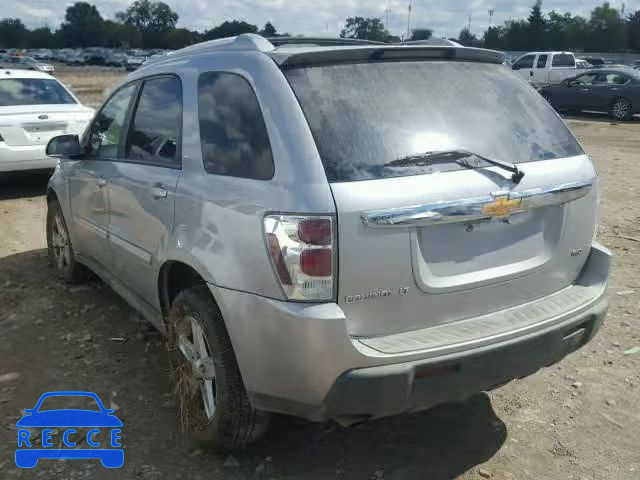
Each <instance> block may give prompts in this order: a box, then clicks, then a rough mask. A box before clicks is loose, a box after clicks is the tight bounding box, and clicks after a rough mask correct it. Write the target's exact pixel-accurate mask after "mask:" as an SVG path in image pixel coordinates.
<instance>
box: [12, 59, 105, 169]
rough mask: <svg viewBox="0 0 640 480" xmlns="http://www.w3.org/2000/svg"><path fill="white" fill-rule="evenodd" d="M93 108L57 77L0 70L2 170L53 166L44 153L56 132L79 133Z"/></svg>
mask: <svg viewBox="0 0 640 480" xmlns="http://www.w3.org/2000/svg"><path fill="white" fill-rule="evenodd" d="M93 113H94V112H93V109H91V108H88V107H85V106H84V105H82V104H81V103H80V102H79V101H78V99H77V98H76V97H75V95H74V94H73V93H72V92H71V91H70V90H69V89H68V88H67V87H65V86H64V85H63V84H62V83H60V82H59V81H58V80H56V79H55V78H54V77H52V76H50V75H47V74H45V73H41V72H34V71H28V70H4V71H2V72H1V73H0V172H7V171H14V170H32V169H41V168H53V167H55V165H56V162H55V160H53V159H51V158H50V157H47V156H46V155H45V147H46V145H47V142H48V141H49V140H50V139H51V138H52V137H55V136H57V135H61V134H65V133H69V134H76V135H80V134H82V132H83V131H84V129H85V127H86V126H87V124H88V123H89V121H90V120H91V118H92V117H93Z"/></svg>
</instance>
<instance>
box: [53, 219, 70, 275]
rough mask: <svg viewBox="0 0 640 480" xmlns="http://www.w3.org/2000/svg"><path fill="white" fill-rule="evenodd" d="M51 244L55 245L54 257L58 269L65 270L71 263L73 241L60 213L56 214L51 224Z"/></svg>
mask: <svg viewBox="0 0 640 480" xmlns="http://www.w3.org/2000/svg"><path fill="white" fill-rule="evenodd" d="M51 245H52V246H53V257H54V259H55V262H56V266H57V267H58V269H60V270H63V269H64V268H65V267H67V266H69V265H70V264H71V243H70V242H69V234H68V233H67V229H66V227H65V226H64V222H63V221H62V218H61V217H60V213H57V214H56V216H55V218H54V222H53V225H52V226H51Z"/></svg>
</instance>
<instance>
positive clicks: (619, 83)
mask: <svg viewBox="0 0 640 480" xmlns="http://www.w3.org/2000/svg"><path fill="white" fill-rule="evenodd" d="M630 81H631V79H630V78H628V77H626V76H625V75H623V74H621V73H618V72H610V71H609V72H608V71H604V72H599V73H598V75H597V76H596V78H595V81H594V82H593V86H592V87H591V97H592V99H591V103H592V106H593V108H597V109H598V110H605V111H608V110H609V107H610V106H611V103H612V102H613V100H614V99H616V98H617V97H619V96H624V93H623V92H624V88H625V85H627V84H628V83H629V82H630Z"/></svg>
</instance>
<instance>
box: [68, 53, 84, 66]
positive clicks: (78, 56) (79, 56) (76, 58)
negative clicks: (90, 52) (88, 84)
mask: <svg viewBox="0 0 640 480" xmlns="http://www.w3.org/2000/svg"><path fill="white" fill-rule="evenodd" d="M64 63H66V64H67V65H85V64H86V58H85V55H84V54H83V53H80V52H69V53H67V54H66V55H65V57H64Z"/></svg>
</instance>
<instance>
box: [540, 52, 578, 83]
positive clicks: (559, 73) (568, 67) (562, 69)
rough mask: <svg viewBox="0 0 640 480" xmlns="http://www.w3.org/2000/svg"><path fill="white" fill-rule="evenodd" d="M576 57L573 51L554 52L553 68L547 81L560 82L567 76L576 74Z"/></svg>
mask: <svg viewBox="0 0 640 480" xmlns="http://www.w3.org/2000/svg"><path fill="white" fill-rule="evenodd" d="M576 73H577V72H576V58H575V57H574V56H573V54H572V53H554V54H553V56H552V57H551V68H550V69H549V75H548V78H547V81H548V82H549V83H560V82H562V80H564V79H565V78H569V77H572V76H574V75H575V74H576Z"/></svg>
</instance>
